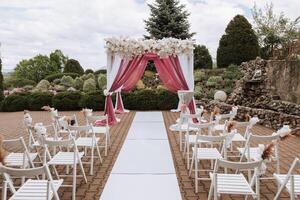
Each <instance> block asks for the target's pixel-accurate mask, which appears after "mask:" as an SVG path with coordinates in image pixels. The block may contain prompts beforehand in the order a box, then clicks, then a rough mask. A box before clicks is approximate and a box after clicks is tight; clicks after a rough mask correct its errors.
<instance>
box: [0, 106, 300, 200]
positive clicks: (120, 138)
mask: <svg viewBox="0 0 300 200" xmlns="http://www.w3.org/2000/svg"><path fill="white" fill-rule="evenodd" d="M73 113H75V114H76V115H77V116H78V119H79V122H80V123H81V124H83V123H84V120H83V115H82V113H80V112H60V114H61V115H71V114H73ZM31 115H32V118H33V120H34V122H43V123H45V124H48V123H49V122H50V115H49V113H47V112H31ZM134 115H135V113H134V112H130V113H128V114H124V115H122V116H120V118H121V122H120V123H119V124H117V125H115V126H113V127H112V128H111V141H112V146H111V149H110V150H109V153H108V156H107V157H104V159H103V163H102V164H100V162H99V160H96V162H95V166H94V175H92V176H90V175H89V167H88V166H86V167H85V172H86V174H87V178H88V183H87V184H85V183H84V181H83V179H81V178H78V181H77V193H76V199H88V200H89V199H99V196H100V194H101V192H102V191H103V188H104V185H105V183H106V181H107V178H108V176H109V174H110V172H111V169H112V167H113V164H114V162H115V160H116V158H117V156H118V154H119V151H120V149H121V147H122V144H123V142H124V140H125V137H126V135H127V133H128V130H129V128H130V125H131V122H132V120H133V117H134ZM163 115H164V120H165V124H166V127H167V132H168V137H169V140H170V145H171V150H172V153H173V158H174V163H175V167H176V172H177V177H178V182H179V186H180V190H181V193H182V198H183V199H185V200H196V199H199V200H200V199H201V200H202V199H207V195H208V190H209V186H210V182H209V181H200V182H199V193H198V194H196V193H195V192H194V181H193V179H192V178H190V177H189V176H188V171H187V169H186V163H185V161H184V158H183V156H182V154H181V152H180V151H179V145H178V142H177V141H178V135H176V134H174V133H173V132H171V131H169V130H168V127H169V126H170V125H171V124H172V123H174V122H175V120H176V119H177V117H178V114H175V113H171V112H163ZM22 118H23V113H22V112H13V113H0V134H1V135H2V136H3V137H4V138H5V139H9V138H16V137H20V136H23V137H24V138H25V140H26V141H27V139H28V136H27V134H26V133H25V131H24V130H23V125H22ZM254 132H255V133H256V134H271V133H272V130H271V129H268V128H265V127H263V126H255V127H254ZM11 149H14V150H16V149H18V147H12V148H11ZM102 155H103V153H102ZM295 156H300V138H299V137H296V136H295V137H291V138H288V139H287V140H286V141H284V142H282V143H281V144H280V157H281V158H280V162H281V172H282V173H285V172H287V171H288V169H289V167H290V165H291V163H292V161H293V159H294V158H295ZM62 170H63V169H62V168H59V171H62ZM270 171H271V172H269V173H272V172H274V167H271V168H270ZM298 172H299V171H298ZM65 183H71V179H70V178H67V179H66V180H65ZM276 191H277V186H276V183H275V182H274V181H263V182H262V183H261V199H273V197H274V194H275V192H276ZM59 193H60V197H61V199H63V200H67V199H71V188H63V189H60V191H59ZM222 199H243V198H242V197H240V196H224V197H223V198H222ZM281 199H289V197H288V194H287V193H286V192H284V193H283V194H282V195H281Z"/></svg>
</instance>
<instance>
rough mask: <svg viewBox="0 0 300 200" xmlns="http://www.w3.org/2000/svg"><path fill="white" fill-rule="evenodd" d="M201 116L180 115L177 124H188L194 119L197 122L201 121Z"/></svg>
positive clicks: (199, 114)
mask: <svg viewBox="0 0 300 200" xmlns="http://www.w3.org/2000/svg"><path fill="white" fill-rule="evenodd" d="M201 117H202V114H201V113H197V114H189V113H184V112H181V113H180V118H179V123H178V124H180V125H182V124H186V123H190V122H192V121H193V119H194V118H196V119H197V120H198V121H200V120H201Z"/></svg>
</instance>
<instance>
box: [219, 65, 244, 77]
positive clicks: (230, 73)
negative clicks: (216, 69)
mask: <svg viewBox="0 0 300 200" xmlns="http://www.w3.org/2000/svg"><path fill="white" fill-rule="evenodd" d="M241 76H242V74H241V72H240V70H239V68H238V66H237V65H234V64H231V65H229V66H228V68H227V69H226V71H225V72H224V75H223V77H224V78H225V79H230V80H237V79H239V78H241Z"/></svg>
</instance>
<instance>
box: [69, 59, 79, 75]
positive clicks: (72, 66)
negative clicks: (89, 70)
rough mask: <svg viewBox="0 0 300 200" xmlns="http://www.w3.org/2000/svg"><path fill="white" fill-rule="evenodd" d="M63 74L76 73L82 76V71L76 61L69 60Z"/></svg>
mask: <svg viewBox="0 0 300 200" xmlns="http://www.w3.org/2000/svg"><path fill="white" fill-rule="evenodd" d="M64 73H77V74H80V75H82V74H83V73H84V70H83V68H82V67H81V65H80V63H79V62H78V61H77V60H75V59H69V60H68V61H67V63H66V65H65V68H64Z"/></svg>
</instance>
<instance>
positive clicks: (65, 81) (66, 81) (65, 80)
mask: <svg viewBox="0 0 300 200" xmlns="http://www.w3.org/2000/svg"><path fill="white" fill-rule="evenodd" d="M60 84H61V85H64V86H66V87H73V86H74V79H73V78H72V77H71V76H63V77H62V78H61V81H60Z"/></svg>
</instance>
